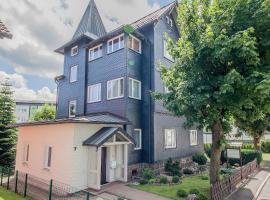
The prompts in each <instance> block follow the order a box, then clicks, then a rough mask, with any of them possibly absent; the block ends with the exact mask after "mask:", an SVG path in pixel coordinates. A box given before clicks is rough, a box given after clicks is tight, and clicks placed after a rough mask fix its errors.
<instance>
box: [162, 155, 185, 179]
mask: <svg viewBox="0 0 270 200" xmlns="http://www.w3.org/2000/svg"><path fill="white" fill-rule="evenodd" d="M165 171H166V172H168V173H170V175H173V176H180V175H181V174H180V167H179V162H178V161H175V162H173V160H172V158H169V159H168V160H167V161H166V163H165Z"/></svg>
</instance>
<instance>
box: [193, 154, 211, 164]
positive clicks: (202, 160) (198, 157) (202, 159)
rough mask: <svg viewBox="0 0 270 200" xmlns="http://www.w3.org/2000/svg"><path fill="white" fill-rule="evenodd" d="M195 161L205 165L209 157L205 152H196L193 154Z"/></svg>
mask: <svg viewBox="0 0 270 200" xmlns="http://www.w3.org/2000/svg"><path fill="white" fill-rule="evenodd" d="M192 160H193V162H196V163H198V164H199V165H205V164H206V162H207V158H206V156H205V155H204V153H196V154H195V155H193V156H192Z"/></svg>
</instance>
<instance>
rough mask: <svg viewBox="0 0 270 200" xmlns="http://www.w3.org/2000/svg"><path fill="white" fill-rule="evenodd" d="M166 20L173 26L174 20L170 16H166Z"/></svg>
mask: <svg viewBox="0 0 270 200" xmlns="http://www.w3.org/2000/svg"><path fill="white" fill-rule="evenodd" d="M166 22H167V24H169V25H170V26H171V27H173V20H172V18H170V17H169V16H166Z"/></svg>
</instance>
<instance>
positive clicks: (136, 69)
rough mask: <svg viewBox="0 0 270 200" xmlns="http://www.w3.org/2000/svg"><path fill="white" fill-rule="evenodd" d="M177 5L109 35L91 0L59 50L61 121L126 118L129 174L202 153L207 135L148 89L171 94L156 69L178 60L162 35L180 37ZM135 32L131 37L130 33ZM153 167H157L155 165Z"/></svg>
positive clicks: (58, 116)
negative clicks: (186, 125)
mask: <svg viewBox="0 0 270 200" xmlns="http://www.w3.org/2000/svg"><path fill="white" fill-rule="evenodd" d="M176 6H177V3H176V2H172V3H171V4H169V5H167V6H164V7H162V8H160V9H159V10H157V11H155V12H153V13H151V14H149V15H147V16H145V17H143V18H142V19H139V20H137V21H135V22H133V23H132V24H130V25H125V26H124V25H123V26H121V27H119V28H117V29H115V30H113V31H110V32H107V31H106V29H105V27H104V25H103V22H102V19H101V17H100V15H99V12H98V10H97V7H96V5H95V2H94V0H91V1H90V3H89V5H88V7H87V9H86V11H85V13H84V15H83V17H82V19H81V21H80V24H79V26H78V28H77V30H76V32H75V34H74V35H73V37H72V39H71V41H69V42H68V43H66V44H65V45H63V46H62V47H60V48H58V49H57V50H56V52H58V53H60V54H63V55H64V71H63V75H61V76H58V77H56V81H57V83H58V97H57V104H58V106H57V118H58V119H64V118H76V117H82V116H91V115H95V116H96V115H102V116H110V117H111V116H115V117H118V118H122V119H125V120H127V121H128V122H129V123H128V124H126V125H124V127H123V128H124V130H125V131H126V133H128V134H129V135H130V136H131V138H133V140H134V141H135V145H129V150H128V152H129V153H128V165H129V173H131V171H132V170H133V173H135V172H136V170H140V168H141V167H142V166H145V164H154V163H162V161H164V160H166V159H168V158H169V157H172V158H175V159H178V158H179V159H183V158H188V157H190V156H191V155H192V154H194V153H195V152H198V151H202V149H203V134H202V131H201V130H197V129H196V128H192V129H189V130H188V129H184V128H183V123H184V118H177V117H174V116H172V114H170V113H169V112H168V111H167V110H166V109H165V108H164V107H163V105H162V102H160V101H157V100H155V99H153V97H152V96H151V94H150V91H157V92H169V91H168V89H167V88H166V86H165V85H164V84H163V82H162V79H161V78H160V74H159V72H158V70H157V65H158V63H159V62H161V63H162V64H164V65H166V66H168V67H169V66H170V65H171V64H172V63H173V62H174V60H173V58H172V57H171V56H170V54H169V53H168V51H167V49H166V40H165V37H164V33H167V34H168V35H169V36H170V37H171V38H172V39H173V40H175V41H176V40H177V39H178V38H179V31H178V28H177V26H176V18H177V11H176ZM130 32H131V33H130ZM152 166H155V165H152Z"/></svg>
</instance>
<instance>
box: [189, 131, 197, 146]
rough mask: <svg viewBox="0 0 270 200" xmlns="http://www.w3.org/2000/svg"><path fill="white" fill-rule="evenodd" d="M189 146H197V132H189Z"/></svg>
mask: <svg viewBox="0 0 270 200" xmlns="http://www.w3.org/2000/svg"><path fill="white" fill-rule="evenodd" d="M189 134H190V145H191V146H195V145H198V132H197V130H190V132H189Z"/></svg>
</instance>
